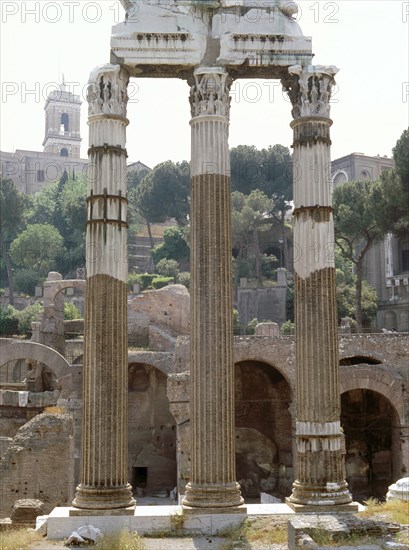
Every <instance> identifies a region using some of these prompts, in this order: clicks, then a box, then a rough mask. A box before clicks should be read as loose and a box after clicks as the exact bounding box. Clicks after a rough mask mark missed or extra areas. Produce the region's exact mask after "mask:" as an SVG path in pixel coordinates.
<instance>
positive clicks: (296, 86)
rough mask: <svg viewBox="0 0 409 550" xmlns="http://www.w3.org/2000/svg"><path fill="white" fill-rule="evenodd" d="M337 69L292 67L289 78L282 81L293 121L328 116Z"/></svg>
mask: <svg viewBox="0 0 409 550" xmlns="http://www.w3.org/2000/svg"><path fill="white" fill-rule="evenodd" d="M338 70H339V69H337V67H334V66H333V65H328V66H323V65H308V66H306V67H301V65H293V66H291V67H289V68H288V72H289V76H288V77H287V78H284V79H282V81H281V83H282V86H283V88H284V91H286V92H287V94H288V97H289V98H290V101H291V104H292V106H293V109H292V111H291V113H292V116H293V118H294V119H298V118H302V117H313V116H318V117H324V118H329V116H330V100H331V94H332V89H333V86H334V85H335V79H334V77H335V75H336V73H337V72H338Z"/></svg>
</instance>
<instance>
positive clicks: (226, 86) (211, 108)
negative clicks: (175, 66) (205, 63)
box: [190, 67, 232, 118]
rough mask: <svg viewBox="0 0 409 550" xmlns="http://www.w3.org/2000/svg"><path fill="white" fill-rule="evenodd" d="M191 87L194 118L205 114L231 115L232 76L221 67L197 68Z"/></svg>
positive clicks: (191, 106)
mask: <svg viewBox="0 0 409 550" xmlns="http://www.w3.org/2000/svg"><path fill="white" fill-rule="evenodd" d="M193 76H194V84H193V85H192V86H191V88H190V108H191V112H192V118H193V117H197V116H204V115H221V116H225V117H227V118H228V117H229V112H230V96H229V90H230V86H231V82H232V80H231V78H230V77H229V75H228V73H227V72H226V71H225V69H223V68H221V67H209V68H200V69H196V70H195V72H194V74H193Z"/></svg>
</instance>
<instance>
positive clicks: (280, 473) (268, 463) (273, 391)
mask: <svg viewBox="0 0 409 550" xmlns="http://www.w3.org/2000/svg"><path fill="white" fill-rule="evenodd" d="M235 395H236V414H235V417H236V469H237V480H238V481H239V483H240V484H241V486H242V493H243V496H244V497H250V498H251V497H258V496H260V492H265V493H269V494H272V495H275V496H281V497H284V496H286V495H288V493H289V492H290V490H291V483H292V480H293V469H292V466H293V464H292V437H291V436H292V427H291V414H290V411H289V407H290V404H291V390H290V387H289V385H288V383H287V382H286V380H285V379H284V377H283V376H282V375H281V374H280V373H279V372H278V371H277V370H276V369H274V368H272V367H271V366H270V365H267V364H266V363H260V362H257V361H243V362H241V363H236V365H235Z"/></svg>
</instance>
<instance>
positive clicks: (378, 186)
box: [333, 180, 393, 332]
mask: <svg viewBox="0 0 409 550" xmlns="http://www.w3.org/2000/svg"><path fill="white" fill-rule="evenodd" d="M383 197H384V193H383V190H382V181H376V182H372V181H367V180H365V181H351V182H346V183H343V184H340V185H338V186H337V187H335V189H334V194H333V207H334V222H335V241H336V243H337V245H338V246H339V248H340V249H341V252H342V254H343V256H344V257H345V258H347V259H348V260H350V261H351V262H352V263H353V264H354V266H355V270H356V280H355V314H356V322H357V331H358V332H361V331H362V327H363V315H362V280H363V265H364V258H365V255H366V254H367V252H368V250H369V249H370V248H371V246H373V245H374V244H375V243H377V242H379V241H381V240H382V239H383V238H384V236H385V234H386V233H387V231H388V230H390V229H391V228H392V226H393V221H392V220H391V219H388V216H387V204H386V203H385V201H384V199H383Z"/></svg>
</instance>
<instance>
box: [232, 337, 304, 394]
mask: <svg viewBox="0 0 409 550" xmlns="http://www.w3.org/2000/svg"><path fill="white" fill-rule="evenodd" d="M233 359H234V364H235V365H236V364H237V363H241V362H243V361H255V362H258V363H264V364H265V365H267V366H268V367H271V368H273V369H276V370H277V371H278V372H279V373H280V374H281V375H282V376H283V377H284V379H285V381H286V382H287V384H288V385H289V386H290V391H291V397H293V393H294V388H295V379H294V374H293V369H291V368H289V366H288V364H287V362H283V361H282V359H281V357H278V354H277V356H275V355H273V354H272V353H271V349H268V348H266V349H265V351H261V352H260V351H258V352H256V353H252V352H251V350H245V349H243V350H236V349H235V350H234V357H233ZM286 359H287V358H286ZM292 367H293V368H294V365H292Z"/></svg>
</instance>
